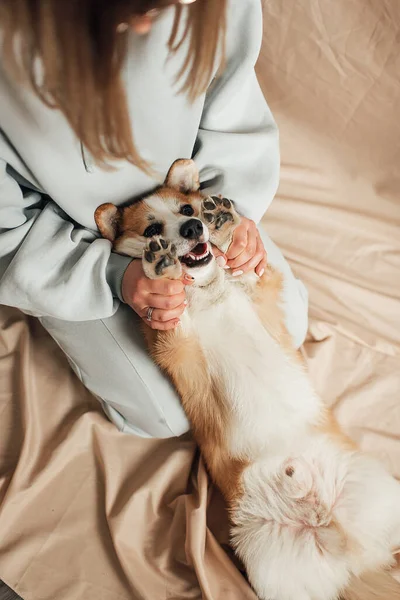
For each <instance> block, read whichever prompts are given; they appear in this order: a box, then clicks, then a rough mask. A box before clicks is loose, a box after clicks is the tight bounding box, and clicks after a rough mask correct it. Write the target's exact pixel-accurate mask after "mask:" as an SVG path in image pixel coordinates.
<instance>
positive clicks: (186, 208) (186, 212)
mask: <svg viewBox="0 0 400 600" xmlns="http://www.w3.org/2000/svg"><path fill="white" fill-rule="evenodd" d="M179 212H180V213H181V215H185V217H191V216H192V215H193V214H194V210H193V208H192V207H191V206H190V204H185V205H184V206H182V207H181V210H180V211H179Z"/></svg>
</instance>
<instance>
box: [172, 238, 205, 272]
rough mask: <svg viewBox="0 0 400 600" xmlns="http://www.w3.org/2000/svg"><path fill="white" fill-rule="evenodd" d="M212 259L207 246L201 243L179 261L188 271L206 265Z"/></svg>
mask: <svg viewBox="0 0 400 600" xmlns="http://www.w3.org/2000/svg"><path fill="white" fill-rule="evenodd" d="M212 257H213V255H212V253H211V249H210V246H209V244H205V243H202V244H197V246H195V247H194V248H193V250H191V251H190V252H188V253H187V254H185V255H184V256H180V257H179V260H180V261H181V263H183V264H184V265H186V266H187V267H189V268H190V269H193V268H195V267H203V266H204V265H207V264H208V263H209V262H210V261H211V260H212Z"/></svg>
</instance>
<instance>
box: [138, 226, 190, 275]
mask: <svg viewBox="0 0 400 600" xmlns="http://www.w3.org/2000/svg"><path fill="white" fill-rule="evenodd" d="M143 270H144V272H145V274H146V276H147V277H149V279H160V278H165V279H179V278H180V277H181V275H182V266H181V263H180V262H179V259H178V257H177V254H176V247H175V246H174V244H172V243H171V242H167V241H166V240H164V238H162V237H159V236H157V237H153V238H151V240H150V241H149V243H148V244H147V246H146V248H145V250H144V252H143Z"/></svg>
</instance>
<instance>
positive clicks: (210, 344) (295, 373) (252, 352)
mask: <svg viewBox="0 0 400 600" xmlns="http://www.w3.org/2000/svg"><path fill="white" fill-rule="evenodd" d="M192 318H193V325H194V327H195V330H196V333H197V335H198V337H199V341H200V344H201V346H202V349H203V352H204V354H205V356H206V359H207V364H208V368H209V370H210V373H211V375H212V377H213V379H214V382H215V385H216V386H217V387H218V389H219V392H220V394H221V395H222V397H223V398H224V400H225V402H226V404H227V406H228V413H229V423H228V427H227V436H228V437H229V447H230V450H231V452H232V454H233V455H234V456H244V455H245V456H249V457H251V456H253V455H255V454H258V453H259V452H260V451H262V450H263V449H266V448H268V450H269V451H272V452H273V453H274V454H275V453H281V452H282V450H283V446H286V445H287V443H288V440H292V441H293V438H294V437H295V436H297V435H298V434H299V433H301V432H302V431H303V429H304V427H307V426H308V425H309V424H310V423H312V422H313V420H314V419H316V418H317V415H318V414H319V411H320V406H321V404H320V401H319V399H318V398H317V397H316V395H315V393H314V392H313V390H312V388H311V385H310V383H309V381H308V378H307V376H306V374H305V373H304V372H303V370H302V368H301V367H300V366H299V365H297V364H295V363H293V362H291V361H290V359H289V358H288V357H287V356H286V355H285V353H284V351H283V350H282V348H281V347H280V346H279V345H278V344H277V343H276V342H275V340H274V339H273V338H272V337H271V336H270V335H269V334H268V332H267V331H266V330H265V329H264V328H263V326H262V324H261V322H260V320H259V318H258V315H257V313H256V311H255V309H254V307H253V305H252V303H251V301H250V300H249V298H248V297H247V296H246V294H245V293H244V291H243V290H242V289H241V288H240V287H239V286H237V285H235V284H233V285H231V286H230V290H229V292H228V293H227V296H226V298H225V300H224V303H223V304H219V305H216V306H211V307H209V308H208V310H207V311H199V312H198V313H197V314H196V312H195V313H194V314H193V315H192Z"/></svg>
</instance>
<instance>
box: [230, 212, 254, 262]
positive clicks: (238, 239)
mask: <svg viewBox="0 0 400 600" xmlns="http://www.w3.org/2000/svg"><path fill="white" fill-rule="evenodd" d="M248 230H249V228H248V223H247V221H244V222H242V224H241V225H239V227H237V228H236V229H235V231H234V234H233V240H232V243H231V245H230V246H229V248H228V251H227V253H226V258H227V259H228V262H229V261H230V260H234V259H235V258H237V257H238V256H239V254H242V252H243V251H244V250H245V249H246V248H247V245H248Z"/></svg>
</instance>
